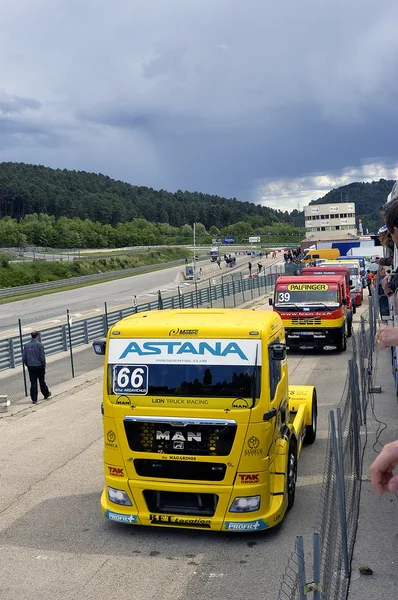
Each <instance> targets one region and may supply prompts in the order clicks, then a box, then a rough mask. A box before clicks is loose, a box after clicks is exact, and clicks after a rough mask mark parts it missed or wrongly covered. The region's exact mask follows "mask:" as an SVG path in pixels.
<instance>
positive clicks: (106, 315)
mask: <svg viewBox="0 0 398 600" xmlns="http://www.w3.org/2000/svg"><path fill="white" fill-rule="evenodd" d="M104 316H105V325H106V333H108V329H109V325H108V304H107V303H106V302H105V304H104Z"/></svg>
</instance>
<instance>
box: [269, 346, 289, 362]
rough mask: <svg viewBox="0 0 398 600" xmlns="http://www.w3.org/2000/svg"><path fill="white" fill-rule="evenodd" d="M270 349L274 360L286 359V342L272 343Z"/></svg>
mask: <svg viewBox="0 0 398 600" xmlns="http://www.w3.org/2000/svg"><path fill="white" fill-rule="evenodd" d="M269 349H270V352H271V359H272V360H285V358H286V355H287V346H286V344H270V346H269Z"/></svg>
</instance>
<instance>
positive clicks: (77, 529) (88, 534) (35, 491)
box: [0, 315, 358, 600]
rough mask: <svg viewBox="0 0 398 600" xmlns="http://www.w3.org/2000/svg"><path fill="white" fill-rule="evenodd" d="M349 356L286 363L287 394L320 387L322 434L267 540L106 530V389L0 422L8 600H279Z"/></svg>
mask: <svg viewBox="0 0 398 600" xmlns="http://www.w3.org/2000/svg"><path fill="white" fill-rule="evenodd" d="M357 318H358V315H357ZM350 347H351V342H349V350H348V351H347V352H346V353H335V354H327V355H326V354H307V355H302V354H296V355H291V356H290V357H289V373H290V381H291V383H297V384H307V383H311V384H315V385H316V386H317V389H318V397H319V413H320V414H319V431H318V438H317V441H316V442H315V444H314V445H313V446H310V447H306V448H305V449H304V451H303V454H302V456H301V458H300V462H299V480H298V490H297V495H296V503H295V506H294V508H293V509H292V511H291V512H290V513H289V514H288V515H287V517H286V518H285V520H284V522H283V524H282V526H281V527H280V528H279V529H277V530H270V531H269V532H261V533H255V534H246V535H243V534H236V535H227V534H219V533H218V534H211V533H210V532H205V531H185V530H168V529H156V528H153V529H152V528H140V527H134V526H133V527H128V526H124V525H116V524H113V523H109V522H107V521H106V520H105V519H103V518H102V517H101V515H100V510H99V496H100V492H101V488H102V485H103V475H102V446H103V440H102V423H101V411H100V404H101V381H100V380H94V381H92V382H91V384H85V385H84V386H83V387H82V388H81V389H79V388H75V390H72V391H68V390H67V389H66V387H65V386H64V387H63V388H62V389H63V390H64V393H63V394H60V391H61V387H62V386H60V387H59V389H57V388H54V398H53V399H52V400H50V401H48V402H42V403H41V404H39V405H38V406H37V407H36V408H30V407H29V408H27V410H26V411H23V412H21V413H19V414H15V415H14V416H13V417H11V418H9V417H7V418H2V419H0V462H1V469H0V477H1V490H2V492H1V494H0V556H1V569H0V597H1V599H2V600H37V598H38V597H39V598H40V599H41V600H54V599H57V600H72V599H73V600H80V599H82V600H83V599H84V600H99V599H103V598H106V599H109V600H111V599H112V600H113V599H114V598H117V599H118V600H127V599H128V600H131V599H132V598H134V599H135V598H140V600H154V599H155V598H156V599H157V600H182V599H184V600H214V599H216V598H217V599H220V600H221V599H223V598H228V599H229V600H242V598H246V597H250V599H251V600H274V599H275V597H276V594H277V590H278V587H279V582H280V580H281V577H282V574H283V570H284V567H285V564H286V562H287V560H288V557H289V556H290V554H291V552H292V551H293V549H294V543H295V537H296V535H299V534H300V535H301V534H302V535H304V536H306V539H310V537H311V534H312V527H313V523H314V519H315V515H316V510H317V503H318V498H319V492H320V488H321V483H322V474H323V467H324V458H325V449H326V439H327V415H328V411H329V410H330V409H331V408H333V407H335V406H336V405H337V404H338V402H339V401H340V397H341V394H342V391H343V387H344V382H345V374H346V369H347V359H348V358H349V357H350V355H351V352H350ZM338 374H341V376H339V375H338ZM74 383H75V384H76V382H74ZM22 417H23V418H22ZM22 573H23V576H21V574H22Z"/></svg>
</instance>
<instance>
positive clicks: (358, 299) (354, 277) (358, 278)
mask: <svg viewBox="0 0 398 600" xmlns="http://www.w3.org/2000/svg"><path fill="white" fill-rule="evenodd" d="M323 264H324V265H327V266H332V265H334V266H338V265H343V266H344V267H346V268H347V269H348V270H349V272H350V280H351V286H350V293H351V297H352V298H353V300H354V302H355V305H356V306H361V304H362V302H363V285H362V274H361V265H360V263H359V261H358V260H356V259H353V260H351V261H348V260H343V261H340V260H339V259H336V260H333V261H331V260H327V261H325V262H324V263H323Z"/></svg>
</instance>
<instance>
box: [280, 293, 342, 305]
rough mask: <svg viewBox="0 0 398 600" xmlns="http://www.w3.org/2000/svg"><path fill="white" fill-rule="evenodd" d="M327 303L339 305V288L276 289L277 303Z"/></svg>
mask: <svg viewBox="0 0 398 600" xmlns="http://www.w3.org/2000/svg"><path fill="white" fill-rule="evenodd" d="M318 303H321V304H327V305H331V304H332V305H338V304H339V297H338V290H321V291H313V290H311V291H304V290H303V291H301V290H300V291H286V292H282V291H279V290H277V291H276V298H275V304H277V305H278V304H318Z"/></svg>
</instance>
